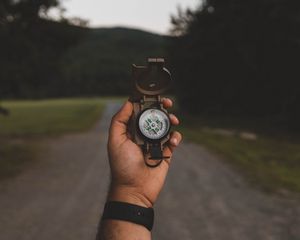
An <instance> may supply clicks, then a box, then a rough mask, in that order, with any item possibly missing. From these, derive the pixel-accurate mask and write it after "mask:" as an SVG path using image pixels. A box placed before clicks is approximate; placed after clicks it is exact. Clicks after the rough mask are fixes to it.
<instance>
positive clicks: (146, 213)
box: [102, 201, 154, 231]
mask: <svg viewBox="0 0 300 240" xmlns="http://www.w3.org/2000/svg"><path fill="white" fill-rule="evenodd" d="M108 219H115V220H122V221H127V222H132V223H135V224H139V225H142V226H144V227H146V228H147V229H148V230H149V231H151V230H152V227H153V222H154V210H153V208H145V207H141V206H138V205H134V204H131V203H125V202H115V201H111V202H107V203H106V204H105V207H104V212H103V215H102V220H108Z"/></svg>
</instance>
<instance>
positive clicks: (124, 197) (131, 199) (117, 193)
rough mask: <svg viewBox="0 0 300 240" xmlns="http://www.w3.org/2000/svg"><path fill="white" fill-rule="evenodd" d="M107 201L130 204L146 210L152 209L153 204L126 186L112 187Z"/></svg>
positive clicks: (134, 189)
mask: <svg viewBox="0 0 300 240" xmlns="http://www.w3.org/2000/svg"><path fill="white" fill-rule="evenodd" d="M107 200H108V201H117V202H125V203H131V204H135V205H138V206H141V207H146V208H152V207H153V203H152V202H151V201H150V200H149V199H148V198H147V197H146V196H145V195H144V194H142V193H141V192H140V191H139V190H137V189H136V188H134V187H128V186H114V185H112V186H111V187H110V191H109V194H108V197H107Z"/></svg>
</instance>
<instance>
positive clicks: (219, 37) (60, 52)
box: [0, 0, 300, 131]
mask: <svg viewBox="0 0 300 240" xmlns="http://www.w3.org/2000/svg"><path fill="white" fill-rule="evenodd" d="M201 2H202V3H201V4H200V5H199V7H198V8H197V9H195V10H191V9H180V8H179V10H178V12H177V13H174V15H173V16H172V19H171V22H172V28H171V31H170V35H169V36H161V35H158V34H153V33H148V32H145V31H140V30H134V29H125V28H115V29H91V28H88V27H87V26H86V24H84V21H72V20H71V19H66V18H63V17H62V18H61V19H59V20H54V19H51V18H50V17H49V16H48V15H47V13H48V11H49V9H51V8H58V9H59V8H60V7H61V4H60V2H59V1H58V0H39V1H35V0H18V1H13V0H3V1H1V3H0V66H1V68H0V99H12V98H13V99H16V98H21V99H28V98H30V99H35V98H57V97H72V96H102V95H128V90H129V89H128V85H129V84H128V82H129V81H130V65H131V64H132V63H141V64H142V63H143V61H144V59H146V58H147V57H148V56H157V55H160V56H165V57H166V58H167V61H168V67H169V68H170V69H171V71H172V73H173V79H174V82H175V84H174V86H175V87H174V89H173V94H174V95H175V96H176V97H177V99H178V101H179V104H180V106H181V109H182V110H184V111H185V112H186V113H188V114H192V115H201V114H202V115H203V114H205V115H212V116H229V117H245V118H249V117H251V118H258V119H265V120H266V119H267V120H270V122H278V123H280V124H281V125H283V126H285V128H287V129H289V130H292V131H294V130H299V128H300V127H299V124H298V123H299V122H300V108H299V104H300V90H299V84H298V81H299V79H300V73H299V56H300V18H299V16H300V2H299V1H298V0H206V1H201ZM194 103H195V104H194Z"/></svg>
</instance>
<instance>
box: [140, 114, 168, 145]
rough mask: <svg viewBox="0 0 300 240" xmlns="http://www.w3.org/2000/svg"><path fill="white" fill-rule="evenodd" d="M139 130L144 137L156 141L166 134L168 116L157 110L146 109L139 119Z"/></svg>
mask: <svg viewBox="0 0 300 240" xmlns="http://www.w3.org/2000/svg"><path fill="white" fill-rule="evenodd" d="M139 128H140V131H141V133H142V135H144V136H145V137H147V138H149V139H151V140H158V139H161V138H163V137H165V136H166V135H167V134H168V132H169V129H170V120H169V117H168V115H167V114H166V113H165V112H163V111H161V110H159V109H147V110H146V111H144V112H143V113H142V114H141V116H140V118H139Z"/></svg>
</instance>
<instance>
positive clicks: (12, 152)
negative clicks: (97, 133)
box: [0, 98, 106, 178]
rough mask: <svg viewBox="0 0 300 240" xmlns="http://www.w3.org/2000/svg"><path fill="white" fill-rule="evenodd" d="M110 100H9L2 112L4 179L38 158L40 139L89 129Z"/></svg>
mask: <svg viewBox="0 0 300 240" xmlns="http://www.w3.org/2000/svg"><path fill="white" fill-rule="evenodd" d="M105 101H106V99H97V98H94V99H60V100H42V101H5V102H2V106H3V107H5V108H7V109H9V111H10V115H9V116H2V115H0V178H7V177H10V176H14V175H16V174H18V173H19V172H21V171H22V169H24V167H25V166H26V165H28V164H30V162H32V161H33V160H34V159H35V153H36V152H37V151H38V150H39V144H38V142H39V139H41V138H45V137H49V136H50V137H56V136H59V135H62V134H66V133H73V132H79V131H84V130H87V129H88V128H90V127H92V126H93V125H94V124H95V123H96V121H97V120H98V119H99V118H100V115H101V112H102V110H103V108H104V103H105Z"/></svg>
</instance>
